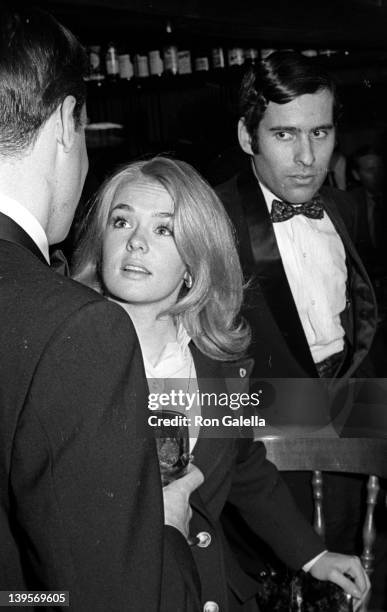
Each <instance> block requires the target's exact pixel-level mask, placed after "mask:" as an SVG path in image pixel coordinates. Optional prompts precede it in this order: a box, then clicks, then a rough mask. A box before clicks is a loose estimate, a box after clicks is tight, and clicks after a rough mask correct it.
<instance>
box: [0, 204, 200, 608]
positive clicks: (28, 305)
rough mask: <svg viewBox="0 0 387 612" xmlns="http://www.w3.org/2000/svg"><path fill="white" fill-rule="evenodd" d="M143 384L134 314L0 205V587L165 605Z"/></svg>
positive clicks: (85, 600)
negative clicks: (66, 268) (53, 265)
mask: <svg viewBox="0 0 387 612" xmlns="http://www.w3.org/2000/svg"><path fill="white" fill-rule="evenodd" d="M146 394H147V387H146V383H145V374H144V370H143V364H142V359H141V353H140V349H139V345H138V342H137V339H136V335H135V332H134V329H133V327H132V325H131V322H130V320H129V317H128V316H127V314H126V313H125V312H124V311H123V310H122V309H121V308H120V307H117V305H115V304H112V303H109V302H108V301H106V300H105V299H103V298H102V297H101V296H100V295H98V294H97V293H95V292H94V291H91V290H89V289H87V288H85V287H83V286H82V285H79V284H78V283H76V282H74V281H72V280H70V279H68V278H64V277H61V276H60V275H59V274H56V273H55V272H54V271H52V270H50V268H49V266H48V265H47V263H46V262H45V260H44V259H43V256H42V255H41V253H40V251H39V250H38V248H37V247H36V246H35V244H34V242H33V241H32V240H31V239H30V238H29V236H28V235H27V234H26V233H25V232H24V231H23V230H22V229H21V228H20V227H19V226H18V225H17V224H16V223H14V222H13V221H12V220H11V219H9V218H8V217H6V216H5V215H0V590H2V591H3V590H31V591H32V590H38V591H41V590H60V591H62V590H66V591H69V593H70V606H71V610H74V612H85V610H93V612H94V611H97V612H98V611H100V612H106V611H107V610H109V612H122V611H123V610H129V611H133V612H138V611H144V612H145V611H147V612H148V611H149V610H153V611H154V612H156V611H158V610H160V598H161V584H162V558H163V553H165V550H164V549H163V541H164V537H163V533H164V527H163V505H162V495H161V484H160V474H159V469H158V463H157V457H156V451H155V445H154V440H150V439H149V438H148V439H145V438H144V437H143V435H142V434H143V433H144V431H145V430H143V425H144V423H143V419H145V414H146V406H147V395H146ZM166 531H167V532H168V533H169V534H170V535H171V537H172V539H171V540H167V547H170V546H172V544H174V543H175V542H176V543H177V548H179V547H181V546H182V545H184V546H185V547H186V548H187V550H188V552H189V549H188V546H187V545H186V543H185V541H184V538H183V537H182V536H181V535H180V534H179V532H177V531H176V530H174V529H172V528H167V529H166ZM183 561H185V560H184V559H183ZM53 609H55V610H58V609H59V608H57V607H55V608H53ZM63 609H64V610H67V609H68V608H66V607H64V608H63Z"/></svg>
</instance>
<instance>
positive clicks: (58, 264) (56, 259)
mask: <svg viewBox="0 0 387 612" xmlns="http://www.w3.org/2000/svg"><path fill="white" fill-rule="evenodd" d="M50 267H51V268H53V269H54V270H55V272H58V274H62V276H70V271H69V264H68V263H67V259H66V257H65V256H64V254H63V251H61V250H60V249H56V250H55V251H53V252H52V253H51V255H50Z"/></svg>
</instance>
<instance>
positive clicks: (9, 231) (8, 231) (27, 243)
mask: <svg viewBox="0 0 387 612" xmlns="http://www.w3.org/2000/svg"><path fill="white" fill-rule="evenodd" d="M0 240H6V241H7V242H13V243H14V244H18V245H19V246H22V247H24V248H25V249H28V250H29V251H30V252H31V253H33V254H34V255H35V257H38V259H40V260H41V261H42V262H43V263H45V264H46V265H48V263H47V261H46V260H45V258H44V255H43V253H42V252H41V251H40V249H39V247H38V246H37V245H36V244H35V242H34V241H33V240H32V238H30V236H29V235H28V234H27V233H26V232H25V231H24V230H23V229H22V228H21V227H20V225H18V224H17V223H15V221H13V219H11V218H10V217H7V215H3V213H0Z"/></svg>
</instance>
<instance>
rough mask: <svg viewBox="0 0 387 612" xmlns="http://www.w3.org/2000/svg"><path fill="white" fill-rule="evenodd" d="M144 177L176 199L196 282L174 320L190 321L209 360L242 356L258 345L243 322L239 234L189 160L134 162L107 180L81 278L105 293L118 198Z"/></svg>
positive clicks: (79, 262) (81, 260)
mask: <svg viewBox="0 0 387 612" xmlns="http://www.w3.org/2000/svg"><path fill="white" fill-rule="evenodd" d="M144 178H146V179H149V181H156V182H158V183H160V184H161V185H162V186H163V187H164V188H165V189H166V191H167V192H168V193H169V195H170V196H171V198H172V201H173V203H174V223H173V228H174V229H173V231H174V238H175V242H176V247H177V250H178V251H179V254H180V256H181V258H182V260H183V262H184V263H185V265H186V266H187V270H188V271H189V273H190V274H191V276H192V280H193V283H192V287H191V288H190V289H189V290H187V289H186V288H185V287H184V288H183V289H182V291H181V293H180V296H179V298H178V301H177V303H176V304H175V305H174V306H173V307H172V308H170V309H169V310H168V314H169V315H171V316H174V317H177V318H178V319H179V320H180V321H181V322H182V324H183V325H184V327H185V328H186V330H187V332H188V334H189V335H190V336H191V338H192V340H193V342H194V343H195V344H196V346H197V347H198V348H199V349H200V350H201V351H202V352H203V353H204V354H206V355H208V356H209V357H211V358H214V359H218V360H221V361H231V360H233V359H236V358H238V357H240V356H241V355H242V354H243V353H244V351H245V350H246V348H247V346H248V344H249V342H250V329H249V327H248V325H247V324H246V323H245V322H244V321H243V320H242V319H240V318H239V311H240V308H241V305H242V299H243V275H242V270H241V266H240V263H239V258H238V254H237V250H236V247H235V241H234V232H233V228H232V225H231V222H230V220H229V218H228V216H227V214H226V211H225V210H224V208H223V205H222V203H221V202H220V200H219V198H218V197H217V195H216V193H215V192H214V190H213V189H212V188H211V187H210V185H209V184H208V183H207V182H206V181H205V180H204V179H203V178H202V177H201V176H200V175H199V174H198V173H197V172H196V170H195V169H194V168H193V167H192V166H190V165H189V164H187V163H186V162H183V161H179V160H176V159H170V158H167V157H161V156H158V157H154V158H152V159H150V160H148V161H139V162H133V163H130V164H128V165H126V166H124V167H122V168H120V169H119V170H117V171H116V172H115V173H114V174H113V175H112V176H111V177H110V178H108V179H107V180H106V181H105V183H104V184H103V185H102V187H101V188H100V190H99V192H98V193H97V195H96V197H95V200H94V203H93V206H92V207H91V209H90V211H89V213H88V215H87V216H86V218H85V220H84V222H83V226H82V238H81V241H80V243H79V246H78V248H77V249H76V252H75V256H74V274H73V277H74V278H75V279H76V280H78V281H80V282H82V283H84V284H85V285H88V286H89V287H92V288H93V289H95V290H97V291H99V292H101V293H102V292H103V282H102V279H101V276H100V269H101V260H102V245H103V237H104V232H105V229H106V226H107V224H108V218H109V212H110V206H111V203H112V201H113V198H114V194H115V192H116V190H117V188H118V187H119V186H120V185H122V183H126V184H128V183H136V182H138V181H139V180H142V181H143V180H144ZM163 314H165V313H163Z"/></svg>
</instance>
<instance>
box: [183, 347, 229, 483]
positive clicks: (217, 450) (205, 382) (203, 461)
mask: <svg viewBox="0 0 387 612" xmlns="http://www.w3.org/2000/svg"><path fill="white" fill-rule="evenodd" d="M190 350H191V353H192V357H193V360H194V364H195V369H196V377H197V381H198V386H199V390H200V393H209V394H216V395H217V397H218V398H219V396H220V394H221V393H227V388H226V384H225V381H224V375H223V372H222V367H221V364H220V363H219V362H217V361H215V360H213V359H210V358H209V357H206V356H205V355H203V353H201V352H200V351H199V349H197V348H196V346H195V345H194V344H193V342H191V344H190ZM208 403H209V405H208V406H204V408H203V407H202V416H203V417H205V418H206V419H207V418H208V419H218V421H219V425H216V426H211V425H207V426H206V425H202V426H201V428H200V433H199V438H198V440H197V442H196V446H195V448H194V449H193V455H194V461H195V465H197V466H198V467H199V468H200V469H201V470H202V472H203V474H204V475H205V478H206V480H208V479H209V476H210V475H211V473H212V472H213V471H214V470H215V469H217V468H219V465H222V464H224V465H225V469H226V470H227V469H228V468H227V466H226V464H227V457H228V456H229V455H230V451H231V449H232V446H233V444H234V440H233V438H232V437H231V432H230V428H227V427H225V426H224V425H223V424H222V416H224V414H226V410H227V408H225V407H224V406H223V407H222V406H216V405H215V402H213V401H211V402H208ZM234 437H235V436H234ZM209 438H211V443H208V439H209Z"/></svg>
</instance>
